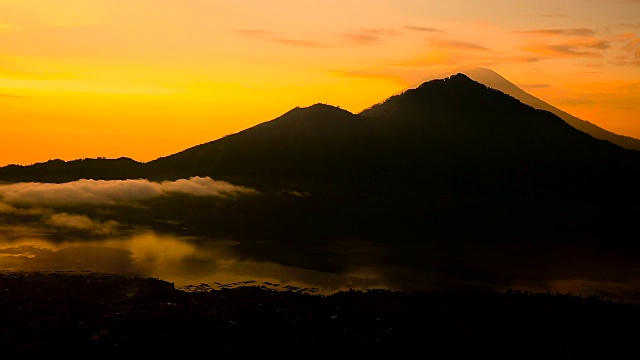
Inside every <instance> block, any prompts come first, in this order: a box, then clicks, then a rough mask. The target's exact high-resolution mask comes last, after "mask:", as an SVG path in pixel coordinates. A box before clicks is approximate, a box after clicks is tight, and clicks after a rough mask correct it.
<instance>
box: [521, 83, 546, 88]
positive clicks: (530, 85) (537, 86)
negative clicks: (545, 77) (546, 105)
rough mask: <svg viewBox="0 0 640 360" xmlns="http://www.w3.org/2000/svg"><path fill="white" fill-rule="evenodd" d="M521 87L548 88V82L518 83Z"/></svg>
mask: <svg viewBox="0 0 640 360" xmlns="http://www.w3.org/2000/svg"><path fill="white" fill-rule="evenodd" d="M518 86H519V87H521V88H523V89H547V88H550V87H551V85H549V84H518Z"/></svg>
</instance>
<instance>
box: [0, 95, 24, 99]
mask: <svg viewBox="0 0 640 360" xmlns="http://www.w3.org/2000/svg"><path fill="white" fill-rule="evenodd" d="M25 97H26V96H22V95H14V94H0V98H9V99H23V98H25Z"/></svg>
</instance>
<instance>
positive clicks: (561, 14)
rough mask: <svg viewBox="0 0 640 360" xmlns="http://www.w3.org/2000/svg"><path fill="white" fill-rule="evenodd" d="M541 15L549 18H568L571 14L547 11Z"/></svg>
mask: <svg viewBox="0 0 640 360" xmlns="http://www.w3.org/2000/svg"><path fill="white" fill-rule="evenodd" d="M540 17H543V18H548V19H564V18H568V17H569V15H567V14H563V13H558V14H551V13H546V14H541V15H540Z"/></svg>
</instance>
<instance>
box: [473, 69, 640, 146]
mask: <svg viewBox="0 0 640 360" xmlns="http://www.w3.org/2000/svg"><path fill="white" fill-rule="evenodd" d="M461 73H463V74H465V75H467V76H468V77H469V78H471V79H473V80H475V81H477V82H479V83H482V84H484V85H487V86H489V87H491V88H494V89H496V90H500V91H502V92H504V93H505V94H508V95H511V96H513V97H515V98H516V99H518V100H520V101H522V102H523V103H525V104H527V105H530V106H533V107H534V108H536V109H542V110H547V111H549V112H551V113H553V114H555V115H557V116H558V117H560V118H561V119H562V120H564V121H565V122H566V123H567V124H569V125H571V126H573V127H574V128H576V129H578V130H580V131H582V132H584V133H587V134H589V135H591V136H593V137H594V138H596V139H600V140H607V141H610V142H612V143H614V144H616V145H618V146H621V147H623V148H625V149H630V150H638V151H640V140H638V139H635V138H632V137H629V136H623V135H618V134H615V133H612V132H610V131H607V130H604V129H602V128H600V127H598V126H596V125H594V124H592V123H590V122H588V121H586V120H582V119H579V118H577V117H575V116H573V115H571V114H568V113H566V112H565V111H562V110H560V109H558V108H556V107H554V106H553V105H550V104H549V103H547V102H545V101H542V100H540V99H538V98H537V97H535V96H533V95H531V94H529V93H528V92H526V91H524V90H522V89H521V88H519V87H518V86H516V85H515V84H513V83H511V82H510V81H509V80H507V79H505V78H504V77H502V76H500V75H499V74H498V73H496V72H495V71H493V70H490V69H486V68H472V69H465V70H461Z"/></svg>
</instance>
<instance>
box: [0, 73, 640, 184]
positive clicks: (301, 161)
mask: <svg viewBox="0 0 640 360" xmlns="http://www.w3.org/2000/svg"><path fill="white" fill-rule="evenodd" d="M639 158H640V153H637V152H634V151H628V150H625V149H623V148H621V147H619V146H616V145H614V144H612V143H610V142H607V141H601V140H597V139H594V138H593V137H591V136H589V135H587V134H585V133H583V132H581V131H578V130H576V129H574V128H573V127H571V126H569V125H567V123H565V122H564V121H562V119H560V118H558V117H557V116H556V115H554V114H552V113H550V112H548V111H544V110H539V109H535V108H533V107H531V106H528V105H525V104H523V103H522V102H520V101H519V100H517V99H515V98H513V97H511V96H509V95H506V94H504V93H502V92H500V91H498V90H495V89H491V88H489V87H487V86H486V85H483V84H480V83H478V82H475V81H473V80H471V79H470V78H469V77H467V76H465V75H463V74H457V75H453V76H451V77H449V78H446V79H440V80H433V81H429V82H426V83H424V84H422V85H421V86H419V87H418V88H415V89H410V90H408V91H406V92H404V93H402V94H399V95H396V96H392V97H391V98H389V99H387V100H386V101H384V102H382V103H380V104H377V105H374V106H372V107H371V108H369V109H367V110H365V111H363V112H362V113H360V114H357V115H356V114H352V113H350V112H348V111H345V110H342V109H339V108H336V107H332V106H328V105H323V104H316V105H313V106H310V107H307V108H296V109H293V110H291V111H289V112H287V113H286V114H284V115H282V116H280V117H278V118H277V119H274V120H272V121H268V122H265V123H262V124H259V125H257V126H254V127H252V128H249V129H246V130H244V131H241V132H239V133H236V134H233V135H230V136H226V137H224V138H221V139H218V140H215V141H211V142H209V143H205V144H202V145H198V146H195V147H193V148H190V149H187V150H184V151H182V152H179V153H177V154H173V155H170V156H167V157H163V158H159V159H156V160H154V161H151V162H149V163H146V164H140V163H136V162H134V161H132V160H130V159H117V160H98V159H87V160H77V161H71V162H62V161H50V162H47V163H44V164H36V165H34V166H29V167H17V166H10V167H4V168H0V180H2V181H57V182H61V181H69V180H73V179H78V178H99V179H117V178H130V177H146V178H150V179H156V180H162V179H176V178H183V177H189V176H196V175H198V176H211V177H214V178H217V179H222V180H228V181H232V182H235V183H238V184H243V185H249V186H255V187H259V188H260V187H271V188H278V187H296V188H302V189H304V188H305V187H306V188H310V187H314V188H318V189H319V188H325V189H326V190H327V191H329V192H330V191H332V190H335V189H336V188H338V187H349V188H354V187H359V188H376V189H387V190H389V189H394V191H395V190H398V189H401V188H405V189H411V188H414V187H421V189H422V190H421V191H423V192H424V191H426V192H429V193H432V194H452V193H456V192H462V193H465V194H482V193H485V194H486V193H495V194H502V195H501V196H510V195H509V194H523V193H526V194H534V193H537V194H556V195H557V194H569V193H571V194H574V195H576V196H579V195H580V194H582V193H584V192H591V193H602V192H607V193H609V192H610V191H612V189H627V188H628V186H632V185H635V181H636V180H635V179H636V176H635V175H636V172H637V170H636V169H640V166H638V165H639V164H640V162H638V161H639ZM387 190H384V191H387Z"/></svg>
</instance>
